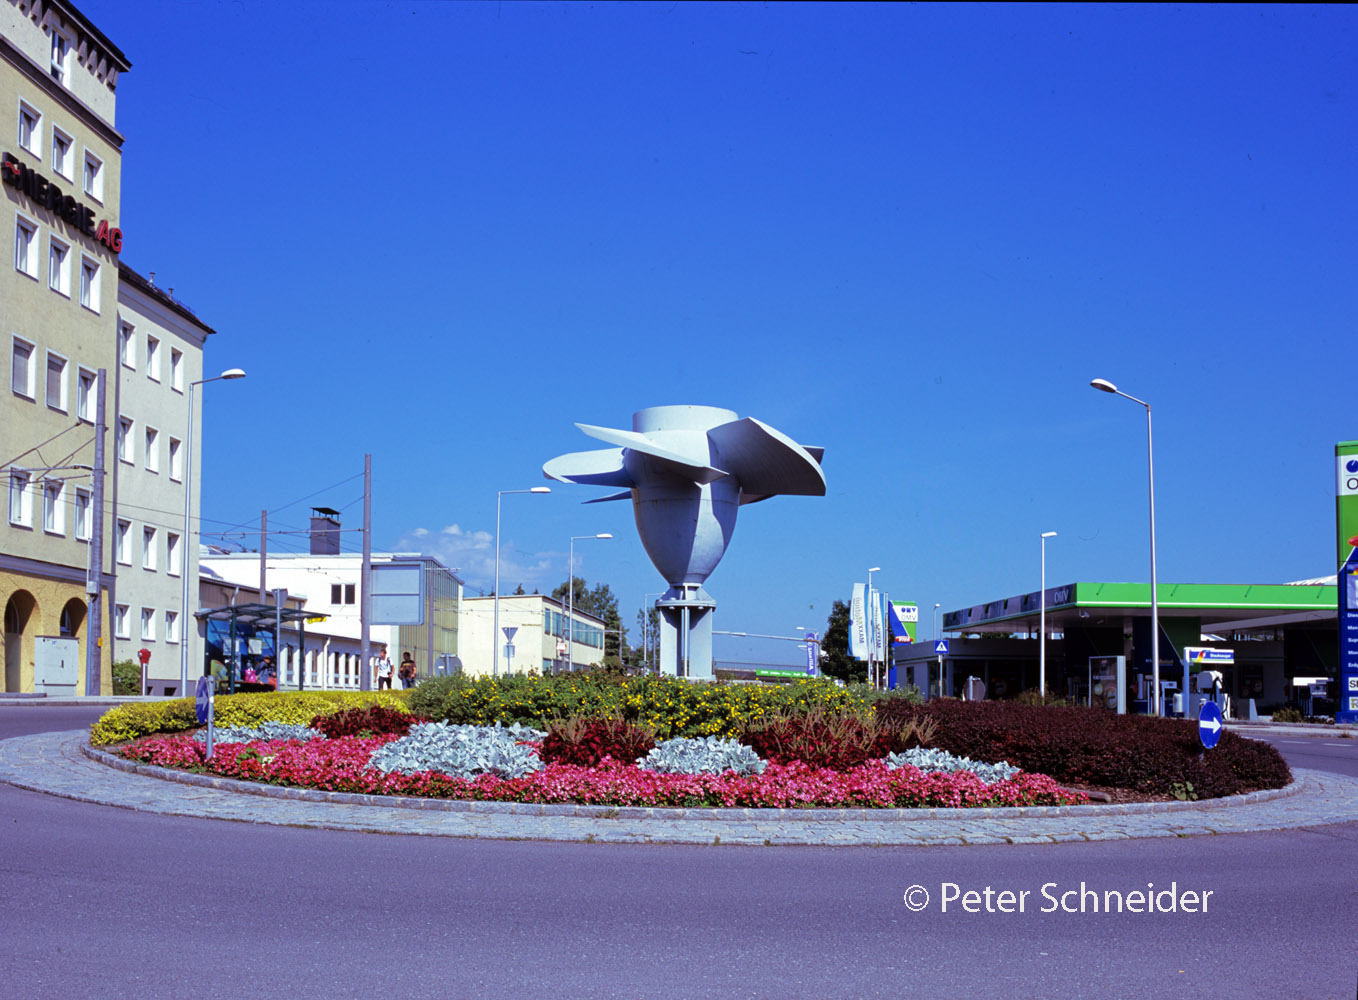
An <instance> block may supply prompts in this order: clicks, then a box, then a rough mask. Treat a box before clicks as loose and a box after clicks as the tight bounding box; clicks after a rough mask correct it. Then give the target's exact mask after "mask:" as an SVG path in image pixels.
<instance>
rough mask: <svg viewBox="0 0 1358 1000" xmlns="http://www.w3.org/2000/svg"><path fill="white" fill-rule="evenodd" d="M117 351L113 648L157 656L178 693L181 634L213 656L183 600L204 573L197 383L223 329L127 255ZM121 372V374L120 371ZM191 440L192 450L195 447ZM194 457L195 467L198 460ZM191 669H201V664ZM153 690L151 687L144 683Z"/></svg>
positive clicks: (150, 677) (154, 673)
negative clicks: (187, 584) (188, 489)
mask: <svg viewBox="0 0 1358 1000" xmlns="http://www.w3.org/2000/svg"><path fill="white" fill-rule="evenodd" d="M118 275H119V281H118V317H117V320H118V321H117V336H116V339H115V342H114V343H115V345H116V351H115V352H113V353H111V354H110V357H109V360H108V364H109V372H110V375H112V376H113V377H112V378H111V379H110V382H111V385H112V387H113V391H112V395H111V396H110V399H111V400H112V404H111V407H110V412H111V413H114V414H116V422H115V421H110V423H111V424H112V425H113V426H112V427H111V431H112V440H113V442H114V447H113V456H112V458H111V459H110V460H109V462H108V465H109V481H110V483H111V488H110V491H109V495H110V504H109V505H110V508H111V515H110V520H111V524H112V527H113V535H112V539H113V543H112V553H111V555H112V558H111V559H110V560H108V561H107V565H108V566H109V567H110V570H109V572H108V574H107V576H108V586H109V595H110V596H109V603H110V605H111V606H112V608H113V623H114V628H113V631H112V634H111V637H110V638H111V641H112V645H113V658H114V660H115V661H117V660H137V659H138V658H139V654H141V653H142V651H143V650H145V651H146V652H145V655H146V656H147V657H149V660H148V663H147V669H146V671H145V674H146V678H147V684H148V686H149V687H150V688H151V689H152V692H153V693H155V694H161V693H165V694H176V693H178V685H179V676H180V655H181V654H180V648H179V647H180V643H181V642H184V641H187V642H188V643H189V649H188V662H189V663H190V664H196V663H199V662H201V660H202V657H203V647H202V634H201V632H200V631H199V629H198V628H197V627H195V622H194V619H193V617H192V615H193V609H194V605H193V598H194V597H195V596H196V594H195V593H193V592H192V588H190V590H191V592H190V602H189V604H190V606H189V613H188V615H187V616H185V614H184V611H183V608H182V607H181V605H182V604H183V581H184V573H185V569H186V564H185V560H187V572H188V578H189V580H190V581H193V580H197V579H198V546H197V545H194V544H186V541H185V537H184V529H185V525H184V499H185V497H184V484H185V476H186V475H191V476H192V477H193V479H194V485H193V493H192V496H191V498H190V500H191V502H192V503H193V505H194V510H193V511H192V512H191V515H190V517H191V523H190V534H189V536H188V537H189V538H190V539H194V538H197V537H198V531H197V524H196V512H197V511H196V508H197V500H198V496H199V493H198V483H197V480H198V465H199V464H200V463H198V462H193V461H190V459H191V458H192V456H196V455H201V454H202V451H201V449H200V448H199V443H200V441H201V439H202V426H203V421H202V418H201V409H202V397H201V396H198V397H196V398H194V399H193V400H192V404H193V406H194V407H195V408H196V409H198V410H199V412H198V413H196V414H194V418H193V422H192V425H193V437H194V440H193V441H191V442H190V441H189V440H188V433H189V424H190V420H189V411H188V408H189V404H190V401H189V399H188V395H189V394H188V392H187V390H188V387H189V386H190V385H191V384H192V383H194V382H196V381H197V380H199V379H201V378H202V377H203V376H202V370H203V346H204V343H205V342H206V340H207V338H208V337H209V336H210V335H211V334H212V333H213V331H212V329H211V328H210V327H209V326H207V325H206V324H204V323H203V322H201V321H200V320H199V319H198V317H197V316H195V315H194V313H193V311H192V310H190V309H189V308H188V307H187V306H185V305H184V304H183V303H182V302H180V301H178V300H177V299H176V298H174V296H173V294H171V293H172V290H171V289H162V288H157V287H156V286H155V285H154V284H153V283H152V281H151V280H150V279H149V278H146V277H143V276H142V275H140V274H138V273H137V272H136V271H134V270H132V269H131V268H130V267H128V266H127V265H126V264H120V265H119V267H118ZM114 373H116V374H114ZM190 449H191V451H190ZM190 466H192V468H190ZM189 676H190V677H193V676H195V674H194V672H193V670H192V669H190V671H189ZM143 693H151V692H143Z"/></svg>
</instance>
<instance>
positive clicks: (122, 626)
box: [113, 604, 132, 639]
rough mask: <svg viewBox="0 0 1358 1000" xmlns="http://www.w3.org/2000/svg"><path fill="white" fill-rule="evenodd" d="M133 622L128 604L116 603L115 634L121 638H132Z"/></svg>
mask: <svg viewBox="0 0 1358 1000" xmlns="http://www.w3.org/2000/svg"><path fill="white" fill-rule="evenodd" d="M131 629H132V623H131V622H130V621H129V620H128V615H127V605H126V604H115V605H114V606H113V634H114V635H115V636H117V637H118V638H119V639H131V638H132V631H131Z"/></svg>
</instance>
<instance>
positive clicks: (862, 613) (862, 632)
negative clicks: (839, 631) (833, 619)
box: [849, 583, 868, 660]
mask: <svg viewBox="0 0 1358 1000" xmlns="http://www.w3.org/2000/svg"><path fill="white" fill-rule="evenodd" d="M867 589H868V588H867V584H865V583H855V584H854V585H853V599H852V600H851V601H850V602H849V655H850V656H852V657H853V658H854V659H855V660H866V659H867V658H868V612H867V607H866V604H867V595H866V593H865V591H866V590H867Z"/></svg>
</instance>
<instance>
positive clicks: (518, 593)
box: [514, 584, 528, 597]
mask: <svg viewBox="0 0 1358 1000" xmlns="http://www.w3.org/2000/svg"><path fill="white" fill-rule="evenodd" d="M526 593H528V591H526V590H524V589H523V584H519V585H518V586H517V587H515V588H514V596H515V597H522V596H523V595H524V594H526Z"/></svg>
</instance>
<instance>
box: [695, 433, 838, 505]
mask: <svg viewBox="0 0 1358 1000" xmlns="http://www.w3.org/2000/svg"><path fill="white" fill-rule="evenodd" d="M707 436H708V437H709V438H711V440H712V441H713V442H715V443H716V445H717V454H718V456H719V458H720V461H721V463H722V464H723V465H725V466H726V467H727V468H728V469H729V470H730V471H731V473H732V474H733V475H735V476H736V478H738V479H739V480H740V488H741V490H742V491H743V492H746V493H753V494H766V495H772V494H775V493H788V494H792V495H795V496H811V497H823V496H825V473H824V472H822V471H821V467H820V462H818V461H817V460H816V457H815V456H814V455H812V454H811V453H810V452H809V451H808V450H807V449H806V448H803V447H802V446H801V445H799V444H798V443H797V442H796V441H793V440H792V439H791V438H790V437H788V436H787V435H786V434H783V433H782V432H780V431H777V430H774V428H772V427H770V426H769V425H768V424H766V423H764V422H762V421H760V420H756V419H755V418H754V417H745V418H743V419H741V420H733V421H731V422H730V423H729V424H721V425H720V426H717V427H713V428H712V429H711V430H710V431H708V432H707ZM750 502H751V503H753V502H755V501H750Z"/></svg>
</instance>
